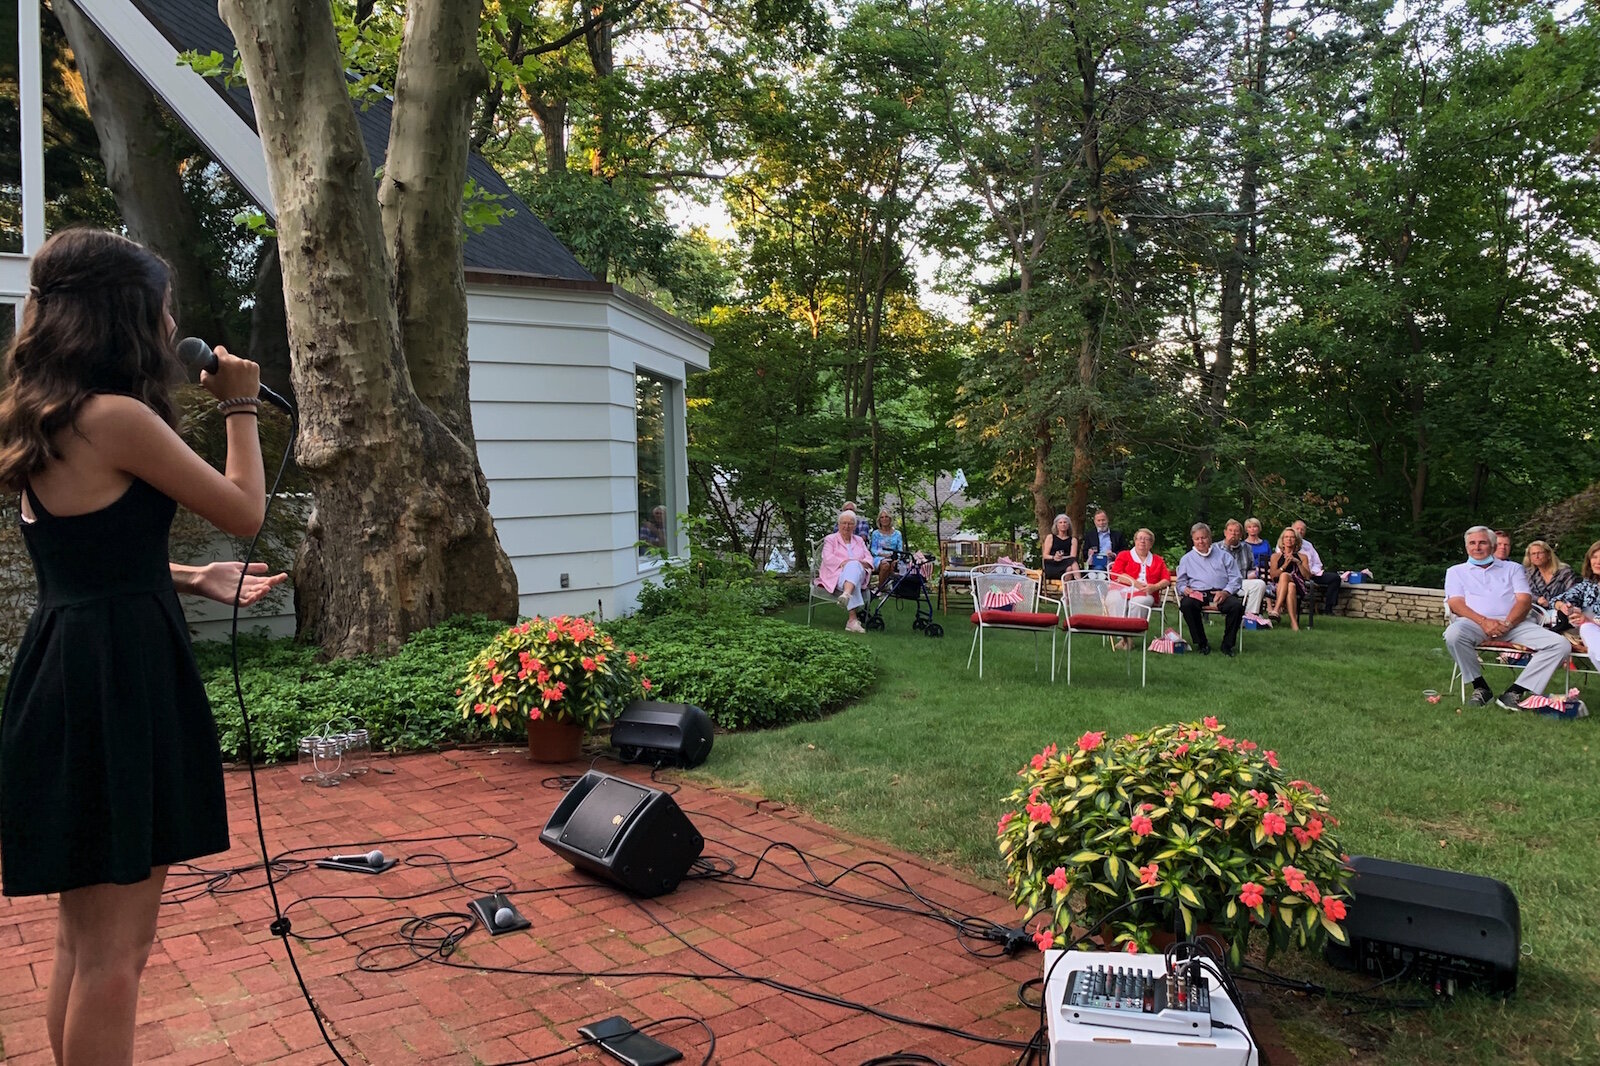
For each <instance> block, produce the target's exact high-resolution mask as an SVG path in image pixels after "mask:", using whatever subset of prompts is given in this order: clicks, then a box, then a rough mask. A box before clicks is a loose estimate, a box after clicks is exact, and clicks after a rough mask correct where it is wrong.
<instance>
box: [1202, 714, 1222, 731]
mask: <svg viewBox="0 0 1600 1066" xmlns="http://www.w3.org/2000/svg"><path fill="white" fill-rule="evenodd" d="M1200 724H1201V725H1203V726H1205V727H1206V728H1207V729H1221V728H1222V727H1221V726H1219V725H1217V718H1216V715H1211V716H1209V717H1206V718H1202V719H1201V720H1200Z"/></svg>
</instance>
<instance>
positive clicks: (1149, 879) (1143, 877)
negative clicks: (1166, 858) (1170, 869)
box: [1139, 863, 1156, 885]
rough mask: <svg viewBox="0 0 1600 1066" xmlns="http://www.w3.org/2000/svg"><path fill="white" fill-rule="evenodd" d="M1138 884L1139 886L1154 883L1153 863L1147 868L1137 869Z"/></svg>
mask: <svg viewBox="0 0 1600 1066" xmlns="http://www.w3.org/2000/svg"><path fill="white" fill-rule="evenodd" d="M1139 883H1140V884H1141V885H1153V884H1155V883H1156V864H1155V863H1151V864H1150V865H1149V866H1141V867H1139Z"/></svg>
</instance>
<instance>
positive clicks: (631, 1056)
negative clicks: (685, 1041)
mask: <svg viewBox="0 0 1600 1066" xmlns="http://www.w3.org/2000/svg"><path fill="white" fill-rule="evenodd" d="M578 1032H579V1033H580V1034H581V1035H582V1036H584V1037H585V1038H586V1039H589V1040H593V1041H594V1042H596V1043H597V1044H599V1045H600V1046H601V1047H603V1048H605V1050H606V1052H607V1053H608V1054H610V1055H611V1057H612V1058H615V1059H617V1060H619V1061H621V1062H625V1063H627V1064H628V1066H666V1064H667V1063H669V1062H677V1061H678V1060H679V1059H681V1058H683V1052H681V1051H679V1050H678V1049H677V1048H673V1047H668V1046H667V1045H666V1044H663V1043H662V1042H661V1041H659V1040H656V1039H653V1038H652V1037H649V1036H646V1035H645V1034H644V1033H641V1032H639V1030H637V1029H635V1028H634V1027H633V1023H632V1022H630V1021H628V1019H626V1018H624V1017H622V1015H620V1014H613V1015H612V1016H611V1017H609V1018H601V1019H600V1020H599V1021H597V1022H590V1023H589V1024H588V1025H585V1026H582V1027H581V1028H579V1030H578Z"/></svg>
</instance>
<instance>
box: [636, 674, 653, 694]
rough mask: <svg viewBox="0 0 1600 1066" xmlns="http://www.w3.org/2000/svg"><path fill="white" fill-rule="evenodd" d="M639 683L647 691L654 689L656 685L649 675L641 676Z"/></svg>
mask: <svg viewBox="0 0 1600 1066" xmlns="http://www.w3.org/2000/svg"><path fill="white" fill-rule="evenodd" d="M639 685H640V686H641V687H642V688H643V689H644V690H645V691H646V692H649V691H650V690H651V689H652V688H654V687H655V685H654V683H653V682H652V681H651V680H650V679H649V678H648V677H646V678H641V679H640V680H639Z"/></svg>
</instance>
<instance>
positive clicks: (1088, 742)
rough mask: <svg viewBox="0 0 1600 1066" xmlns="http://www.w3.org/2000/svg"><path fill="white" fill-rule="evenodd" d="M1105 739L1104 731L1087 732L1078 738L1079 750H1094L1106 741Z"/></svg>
mask: <svg viewBox="0 0 1600 1066" xmlns="http://www.w3.org/2000/svg"><path fill="white" fill-rule="evenodd" d="M1105 739H1106V735H1105V734H1104V733H1085V734H1084V735H1083V736H1081V737H1079V738H1078V750H1079V751H1093V750H1094V749H1096V748H1098V747H1099V746H1100V745H1101V744H1102V743H1104V741H1105Z"/></svg>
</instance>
